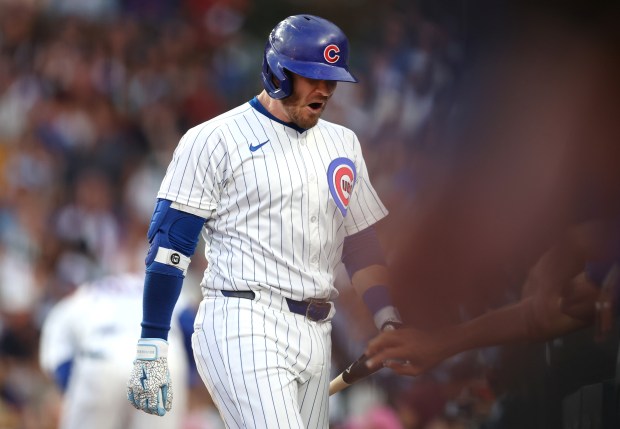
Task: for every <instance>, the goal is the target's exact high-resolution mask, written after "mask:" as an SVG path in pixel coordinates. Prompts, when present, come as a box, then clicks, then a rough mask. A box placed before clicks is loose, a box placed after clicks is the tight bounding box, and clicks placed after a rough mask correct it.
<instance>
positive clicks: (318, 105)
mask: <svg viewBox="0 0 620 429" xmlns="http://www.w3.org/2000/svg"><path fill="white" fill-rule="evenodd" d="M324 105H325V103H310V104H308V107H309V108H310V109H311V110H313V111H315V112H318V111H320V110H321V109H322V108H323V106H324Z"/></svg>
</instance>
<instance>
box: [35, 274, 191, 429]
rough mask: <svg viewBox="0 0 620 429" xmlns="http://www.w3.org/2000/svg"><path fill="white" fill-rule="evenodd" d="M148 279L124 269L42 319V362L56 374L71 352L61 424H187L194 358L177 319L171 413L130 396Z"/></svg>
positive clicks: (131, 428)
mask: <svg viewBox="0 0 620 429" xmlns="http://www.w3.org/2000/svg"><path fill="white" fill-rule="evenodd" d="M143 283H144V279H143V277H141V276H137V275H129V274H126V275H118V276H109V277H103V278H101V279H99V280H97V281H94V282H92V283H87V284H84V285H82V286H80V287H79V288H78V289H77V290H76V291H75V292H74V293H73V294H72V295H70V296H68V297H66V298H64V299H63V300H61V301H59V302H58V303H57V304H56V305H55V306H54V307H53V308H52V310H51V311H50V312H49V314H48V316H47V317H46V319H45V320H44V323H43V329H42V333H41V344H40V345H41V347H40V364H41V368H42V369H43V370H44V371H45V372H46V373H48V374H50V375H51V374H53V372H54V371H55V369H56V368H57V367H58V366H59V365H60V364H62V363H63V362H66V361H68V360H71V359H73V366H72V370H71V376H70V378H69V384H68V387H67V391H66V394H65V396H64V398H63V408H62V413H61V422H60V426H59V427H60V429H82V428H89V429H118V428H127V429H151V428H156V429H177V428H180V427H181V423H182V419H183V417H184V415H185V411H186V409H187V388H188V387H187V383H188V380H187V379H188V363H187V354H186V353H185V348H184V345H183V342H182V336H181V333H180V332H179V328H178V326H177V325H176V324H175V323H173V328H172V329H171V332H170V336H169V342H170V343H171V347H170V351H171V353H170V356H169V363H170V374H171V379H172V383H173V389H174V406H173V408H172V412H170V413H167V414H166V415H165V417H163V418H161V417H158V416H153V415H149V414H146V413H144V412H142V411H138V410H136V409H135V408H133V407H132V406H131V405H129V404H128V403H127V399H126V396H127V393H126V390H127V374H128V373H130V372H131V368H132V366H133V360H134V358H135V354H136V338H138V337H139V336H140V321H141V318H142V293H143ZM178 308H181V306H179V307H178Z"/></svg>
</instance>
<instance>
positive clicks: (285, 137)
mask: <svg viewBox="0 0 620 429" xmlns="http://www.w3.org/2000/svg"><path fill="white" fill-rule="evenodd" d="M253 101H256V99H255V100H253ZM157 197H158V198H163V199H167V200H171V201H173V205H172V206H173V207H174V208H177V209H179V210H182V211H186V212H190V213H194V214H197V215H200V216H202V217H205V218H208V219H209V221H208V222H207V224H206V231H205V232H206V234H205V239H206V242H207V246H206V249H207V254H206V257H207V260H208V268H207V270H206V271H205V277H204V280H203V287H205V288H206V289H211V290H248V289H249V290H253V291H257V292H267V293H269V294H271V293H278V294H279V295H281V296H282V297H285V298H292V299H295V300H300V301H301V300H306V299H308V298H320V299H321V298H322V299H325V298H332V299H333V298H334V297H335V296H337V292H336V289H335V288H334V287H333V283H334V276H333V273H334V268H335V267H336V266H337V265H338V264H339V263H340V260H341V255H342V241H343V238H344V237H345V236H347V235H351V234H353V233H355V232H358V231H360V230H362V229H364V228H366V227H368V226H370V225H372V224H374V223H375V222H377V221H378V220H379V219H381V218H383V217H384V216H385V215H386V214H387V210H386V209H385V207H384V206H383V204H382V203H381V201H380V200H379V198H378V197H377V195H376V193H375V191H374V189H373V188H372V186H371V184H370V181H369V178H368V172H367V168H366V164H365V162H364V159H363V158H362V151H361V148H360V143H359V141H358V139H357V136H356V135H355V133H354V132H353V131H351V130H349V129H347V128H345V127H342V126H340V125H336V124H333V123H330V122H327V121H324V120H319V122H318V124H317V125H316V126H314V127H313V128H311V129H309V130H308V131H306V132H298V131H297V130H296V129H295V128H293V127H290V126H287V125H284V124H282V123H280V122H278V121H276V120H273V119H272V118H270V117H268V116H267V115H265V114H263V113H261V112H259V111H258V110H256V109H255V108H254V107H253V106H252V104H251V103H245V104H243V105H241V106H239V107H237V108H235V109H233V110H231V111H229V112H227V113H225V114H223V115H220V116H218V117H216V118H214V119H212V120H210V121H207V122H205V123H203V124H201V125H199V126H196V127H194V128H192V129H190V130H189V131H188V132H187V133H186V134H185V135H184V136H183V138H182V139H181V142H180V143H179V146H178V147H177V149H176V151H175V153H174V156H173V160H172V162H171V164H170V166H169V168H168V170H167V172H166V176H165V178H164V180H163V182H162V185H161V187H160V190H159V193H158V195H157Z"/></svg>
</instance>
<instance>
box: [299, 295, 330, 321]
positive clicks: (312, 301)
mask: <svg viewBox="0 0 620 429" xmlns="http://www.w3.org/2000/svg"><path fill="white" fill-rule="evenodd" d="M306 302H307V303H308V306H307V307H306V314H305V316H306V318H307V319H310V320H312V321H314V322H320V321H321V320H325V319H326V318H327V316H328V315H329V312H328V313H327V315H325V316H324V317H321V318H317V317H314V316H313V315H312V314H311V313H310V311H311V309H312V308H319V307H322V306H324V305H328V306H329V307H330V310H331V306H332V303H331V302H329V301H321V300H317V299H309V300H308V301H306Z"/></svg>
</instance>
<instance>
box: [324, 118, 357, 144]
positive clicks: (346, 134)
mask: <svg viewBox="0 0 620 429" xmlns="http://www.w3.org/2000/svg"><path fill="white" fill-rule="evenodd" d="M314 128H315V129H316V131H317V132H318V133H320V134H322V135H323V136H324V137H326V136H329V138H330V139H331V140H333V141H334V142H335V143H338V142H341V143H342V144H344V145H346V146H347V147H350V148H353V149H355V150H356V151H357V150H358V149H359V148H360V142H359V139H358V138H357V134H355V131H353V130H352V129H350V128H347V127H345V126H344V125H340V124H337V123H335V122H330V121H327V120H325V119H322V118H321V119H319V122H318V123H317V124H316V125H315V127H314Z"/></svg>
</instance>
